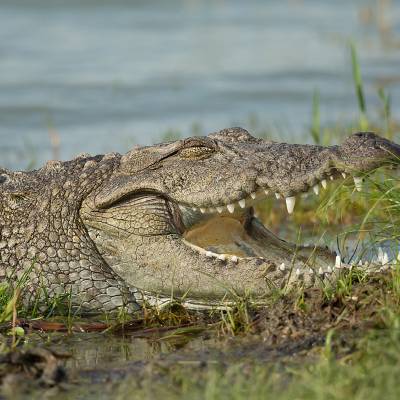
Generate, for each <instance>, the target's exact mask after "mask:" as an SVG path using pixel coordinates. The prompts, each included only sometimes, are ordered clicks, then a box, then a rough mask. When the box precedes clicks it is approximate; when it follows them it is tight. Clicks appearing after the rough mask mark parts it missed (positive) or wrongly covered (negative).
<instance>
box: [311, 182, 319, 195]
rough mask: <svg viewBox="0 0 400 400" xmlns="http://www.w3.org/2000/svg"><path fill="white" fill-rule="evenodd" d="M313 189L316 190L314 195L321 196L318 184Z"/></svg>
mask: <svg viewBox="0 0 400 400" xmlns="http://www.w3.org/2000/svg"><path fill="white" fill-rule="evenodd" d="M312 189H313V190H314V193H315V194H316V195H317V196H318V195H319V186H318V183H317V184H316V185H314V186H313V188H312Z"/></svg>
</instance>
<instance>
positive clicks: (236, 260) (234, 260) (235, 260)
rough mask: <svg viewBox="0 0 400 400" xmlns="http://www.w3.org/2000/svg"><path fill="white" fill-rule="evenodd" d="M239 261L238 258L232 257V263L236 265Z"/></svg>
mask: <svg viewBox="0 0 400 400" xmlns="http://www.w3.org/2000/svg"><path fill="white" fill-rule="evenodd" d="M238 260H239V259H238V258H237V256H232V257H231V261H232V262H234V263H235V264H236V263H237V262H238Z"/></svg>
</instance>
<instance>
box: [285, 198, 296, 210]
mask: <svg viewBox="0 0 400 400" xmlns="http://www.w3.org/2000/svg"><path fill="white" fill-rule="evenodd" d="M295 204H296V197H294V196H292V197H286V208H287V211H288V213H289V214H292V212H293V210H294V205H295Z"/></svg>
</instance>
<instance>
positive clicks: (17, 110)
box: [0, 0, 400, 168]
mask: <svg viewBox="0 0 400 400" xmlns="http://www.w3.org/2000/svg"><path fill="white" fill-rule="evenodd" d="M375 3H376V2H375V1H372V0H371V1H369V0H366V1H361V0H360V1H351V2H349V1H346V0H336V1H334V2H321V1H316V0H303V1H295V0H291V1H289V0H283V1H272V0H251V1H246V2H243V1H239V0H234V1H229V2H228V1H222V0H220V1H215V0H213V1H211V0H210V1H202V2H200V1H195V0H191V1H190V0H181V1H178V0H170V1H168V2H166V1H162V0H158V1H151V2H149V1H127V0H114V1H112V2H109V1H100V0H96V1H95V0H80V1H78V0H69V1H61V0H58V1H55V0H25V1H23V0H2V1H1V3H0V38H1V40H0V141H1V146H0V165H3V166H7V167H18V168H24V167H27V166H28V165H33V164H36V165H39V164H40V163H42V162H43V161H44V160H45V159H49V158H52V157H53V156H54V154H52V151H51V145H50V140H49V129H50V130H53V131H56V132H57V134H58V135H59V137H60V141H61V143H60V149H61V150H60V151H61V154H60V157H61V158H62V159H68V158H70V157H72V156H74V155H76V154H77V153H81V152H90V153H102V152H106V151H121V152H123V151H126V150H127V149H128V148H129V147H130V146H132V144H133V143H139V144H149V143H153V142H156V141H158V140H160V139H161V138H162V137H163V134H165V132H166V131H168V130H173V131H179V132H181V133H182V134H184V135H186V134H190V133H191V132H192V131H193V125H194V124H195V125H196V126H197V130H196V131H197V132H210V131H214V130H218V129H221V128H224V127H227V126H231V125H241V126H244V127H247V128H251V127H252V124H251V121H252V120H253V121H254V119H257V120H258V124H259V126H262V127H269V128H271V129H272V128H273V129H274V130H275V131H276V132H277V134H278V135H279V136H282V137H286V138H287V139H289V140H291V141H294V140H296V138H297V140H304V139H303V138H301V139H300V134H301V133H303V132H304V131H305V130H306V129H307V126H308V125H309V122H310V111H311V99H312V94H313V91H314V90H315V89H316V88H318V89H319V90H320V92H321V101H322V121H323V122H328V121H338V120H339V121H343V122H346V121H349V120H351V119H352V118H354V117H355V116H356V110H357V106H356V100H355V97H354V93H353V87H352V80H351V65H350V60H349V51H348V40H349V39H353V40H354V41H355V42H356V44H357V47H358V50H359V53H360V60H361V63H362V69H363V75H364V79H365V82H366V91H367V95H368V101H369V103H370V104H369V105H370V106H371V109H372V108H374V109H375V107H376V105H377V104H378V102H379V100H378V97H377V96H376V88H377V86H379V85H380V84H381V83H382V82H383V83H387V84H388V85H389V87H390V92H391V94H392V101H393V105H394V107H393V112H394V114H395V115H396V116H397V117H400V115H399V114H400V108H399V107H396V106H395V105H396V104H397V105H398V104H399V103H400V83H399V82H400V81H399V76H400V73H399V65H400V63H399V61H400V52H399V47H397V45H396V40H400V4H399V3H398V2H392V4H391V5H390V9H389V8H387V9H385V10H384V13H383V15H384V22H385V24H389V26H390V39H391V40H389V42H390V43H389V44H388V43H386V44H385V45H384V44H383V41H382V35H380V34H379V26H380V25H377V24H376V23H375V22H374V13H375V14H376V13H377V8H376V5H375ZM381 25H382V23H381ZM381 28H382V27H381ZM381 30H382V29H381ZM392 42H393V43H392Z"/></svg>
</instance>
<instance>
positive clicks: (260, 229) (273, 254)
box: [183, 214, 336, 265]
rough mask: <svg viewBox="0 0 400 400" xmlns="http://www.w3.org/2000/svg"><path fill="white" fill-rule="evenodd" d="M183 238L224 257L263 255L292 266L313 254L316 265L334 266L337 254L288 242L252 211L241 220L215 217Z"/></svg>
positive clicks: (189, 244) (235, 257)
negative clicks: (254, 215) (294, 261)
mask: <svg viewBox="0 0 400 400" xmlns="http://www.w3.org/2000/svg"><path fill="white" fill-rule="evenodd" d="M183 237H184V242H185V244H186V245H188V246H189V247H191V248H193V249H194V250H196V251H198V252H199V253H202V254H206V255H209V256H210V257H215V258H220V259H221V260H224V259H232V258H233V260H237V259H241V258H252V257H257V258H260V257H261V258H265V259H266V260H268V261H270V262H274V263H275V264H277V265H279V264H281V263H285V264H288V265H289V264H290V263H292V262H293V260H294V258H295V259H296V260H297V261H300V262H301V261H303V262H308V263H309V262H310V257H314V264H321V263H322V265H325V264H326V265H332V263H334V262H335V256H336V254H335V253H333V252H331V251H329V250H328V249H326V248H320V247H317V246H301V245H295V244H293V243H289V242H286V241H285V240H282V239H280V238H279V237H277V236H276V235H275V234H273V233H272V232H271V231H270V230H268V229H267V228H266V227H265V226H264V225H263V224H262V223H261V221H259V220H258V219H257V218H255V217H253V216H252V215H250V214H247V215H246V217H244V218H241V219H237V218H233V217H229V216H215V217H213V218H210V219H208V220H207V221H205V222H204V223H201V224H198V226H195V227H193V228H192V229H191V230H189V231H187V232H185V233H184V234H183ZM317 258H318V260H317Z"/></svg>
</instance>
